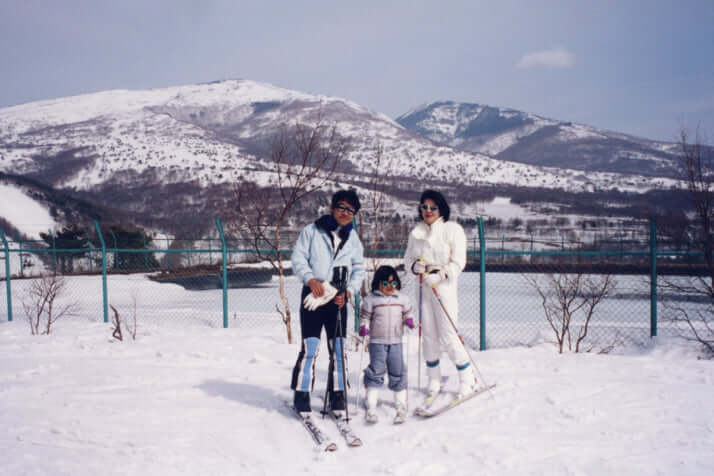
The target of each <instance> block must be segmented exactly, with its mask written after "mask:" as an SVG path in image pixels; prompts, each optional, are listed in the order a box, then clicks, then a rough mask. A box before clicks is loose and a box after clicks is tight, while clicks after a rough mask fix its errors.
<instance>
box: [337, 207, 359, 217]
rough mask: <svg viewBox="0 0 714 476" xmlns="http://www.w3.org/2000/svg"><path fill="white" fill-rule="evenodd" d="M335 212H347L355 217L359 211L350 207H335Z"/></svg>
mask: <svg viewBox="0 0 714 476" xmlns="http://www.w3.org/2000/svg"><path fill="white" fill-rule="evenodd" d="M335 210H340V211H341V212H347V213H349V214H350V215H354V214H355V213H357V210H355V209H353V208H350V207H346V206H344V205H335Z"/></svg>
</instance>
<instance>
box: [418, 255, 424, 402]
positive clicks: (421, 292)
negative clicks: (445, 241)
mask: <svg viewBox="0 0 714 476" xmlns="http://www.w3.org/2000/svg"><path fill="white" fill-rule="evenodd" d="M419 261H420V262H423V261H424V259H423V258H419ZM423 281H424V275H423V274H421V273H419V342H418V347H419V354H418V357H417V387H418V388H419V391H420V392H421V390H422V388H421V312H422V311H421V304H422V295H423V289H422V283H423Z"/></svg>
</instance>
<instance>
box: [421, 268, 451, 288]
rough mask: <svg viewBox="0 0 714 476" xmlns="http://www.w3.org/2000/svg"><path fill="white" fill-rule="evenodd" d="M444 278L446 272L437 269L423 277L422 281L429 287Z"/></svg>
mask: <svg viewBox="0 0 714 476" xmlns="http://www.w3.org/2000/svg"><path fill="white" fill-rule="evenodd" d="M445 279H446V273H445V272H444V271H443V270H441V269H440V270H439V271H434V272H432V273H429V274H427V275H426V276H425V277H424V282H425V283H426V285H427V286H429V287H430V288H433V287H434V286H436V285H437V284H439V283H440V282H442V281H444V280H445Z"/></svg>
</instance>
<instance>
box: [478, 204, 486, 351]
mask: <svg viewBox="0 0 714 476" xmlns="http://www.w3.org/2000/svg"><path fill="white" fill-rule="evenodd" d="M478 241H479V259H480V261H481V263H480V265H481V269H480V272H479V276H480V279H479V289H480V292H481V298H480V302H479V319H480V322H479V325H480V331H479V334H480V335H481V339H480V342H479V347H480V349H481V350H486V237H485V236H484V233H483V218H482V217H478Z"/></svg>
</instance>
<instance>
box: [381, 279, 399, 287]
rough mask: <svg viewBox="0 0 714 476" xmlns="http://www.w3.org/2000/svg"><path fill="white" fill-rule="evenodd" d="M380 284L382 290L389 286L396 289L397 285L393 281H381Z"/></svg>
mask: <svg viewBox="0 0 714 476" xmlns="http://www.w3.org/2000/svg"><path fill="white" fill-rule="evenodd" d="M381 284H382V287H383V288H387V287H389V286H391V287H393V288H396V287H397V284H399V283H397V281H396V280H394V281H382V283H381Z"/></svg>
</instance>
